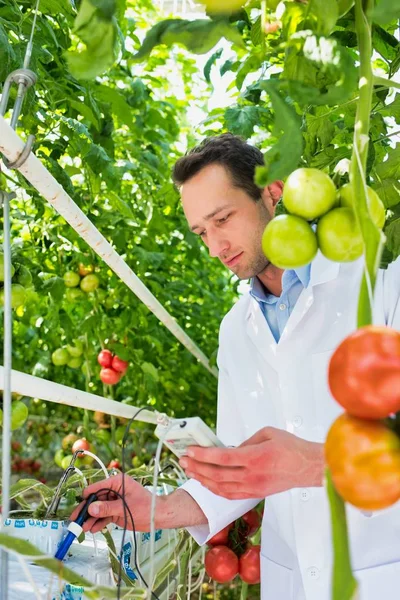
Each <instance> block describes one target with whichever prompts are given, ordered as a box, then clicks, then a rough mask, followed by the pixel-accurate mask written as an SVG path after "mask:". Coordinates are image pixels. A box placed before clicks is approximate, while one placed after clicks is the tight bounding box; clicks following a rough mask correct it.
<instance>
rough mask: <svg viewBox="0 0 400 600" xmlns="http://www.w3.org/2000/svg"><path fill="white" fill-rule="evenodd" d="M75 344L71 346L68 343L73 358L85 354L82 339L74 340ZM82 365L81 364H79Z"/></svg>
mask: <svg viewBox="0 0 400 600" xmlns="http://www.w3.org/2000/svg"><path fill="white" fill-rule="evenodd" d="M74 343H75V346H70V345H69V344H68V346H67V350H68V352H69V354H70V356H72V357H73V358H79V356H82V354H83V344H82V342H81V340H74ZM79 366H80V365H79Z"/></svg>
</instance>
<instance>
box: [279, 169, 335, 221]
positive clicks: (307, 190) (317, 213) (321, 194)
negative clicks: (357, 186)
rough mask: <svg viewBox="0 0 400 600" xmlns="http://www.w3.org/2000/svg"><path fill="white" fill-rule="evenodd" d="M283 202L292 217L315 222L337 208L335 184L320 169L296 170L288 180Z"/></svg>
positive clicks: (284, 189)
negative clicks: (295, 216)
mask: <svg viewBox="0 0 400 600" xmlns="http://www.w3.org/2000/svg"><path fill="white" fill-rule="evenodd" d="M282 200H283V204H284V205H285V207H286V209H287V210H288V211H289V212H290V213H291V214H292V215H297V216H298V217H302V218H303V219H307V220H308V221H313V220H314V219H317V218H318V217H322V215H324V214H325V213H327V212H328V211H329V210H331V208H333V207H334V206H335V204H336V188H335V184H334V183H333V181H332V179H331V178H330V177H329V175H327V174H326V173H324V172H323V171H319V170H318V169H296V171H293V173H291V174H290V175H289V177H288V178H287V180H286V183H285V187H284V188H283V196H282Z"/></svg>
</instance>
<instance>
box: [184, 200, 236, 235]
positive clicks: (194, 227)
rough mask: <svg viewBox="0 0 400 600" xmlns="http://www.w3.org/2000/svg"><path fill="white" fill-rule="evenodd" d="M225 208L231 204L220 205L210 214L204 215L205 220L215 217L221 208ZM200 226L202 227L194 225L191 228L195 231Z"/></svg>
mask: <svg viewBox="0 0 400 600" xmlns="http://www.w3.org/2000/svg"><path fill="white" fill-rule="evenodd" d="M225 208H230V204H224V205H223V206H219V207H218V208H216V209H215V210H213V211H212V212H211V213H210V214H208V215H206V216H205V217H204V220H205V221H209V220H210V219H212V218H213V217H215V215H217V214H218V213H219V212H221V210H225ZM199 227H200V225H193V227H191V228H190V230H191V231H194V230H195V229H199Z"/></svg>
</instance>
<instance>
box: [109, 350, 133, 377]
mask: <svg viewBox="0 0 400 600" xmlns="http://www.w3.org/2000/svg"><path fill="white" fill-rule="evenodd" d="M111 366H112V368H113V369H114V371H118V373H122V374H124V373H126V370H127V368H128V366H129V363H128V361H126V360H122V358H120V357H119V356H116V355H115V356H114V358H113V359H112V365H111Z"/></svg>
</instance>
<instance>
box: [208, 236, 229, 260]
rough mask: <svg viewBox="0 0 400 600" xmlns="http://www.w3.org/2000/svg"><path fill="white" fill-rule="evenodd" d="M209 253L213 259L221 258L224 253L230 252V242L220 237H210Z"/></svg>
mask: <svg viewBox="0 0 400 600" xmlns="http://www.w3.org/2000/svg"><path fill="white" fill-rule="evenodd" d="M207 241H208V244H207V245H208V251H209V253H210V256H211V257H212V258H220V257H221V256H222V255H223V254H224V253H226V252H227V251H229V246H230V244H229V241H228V240H227V239H226V238H225V236H224V237H221V236H219V235H209V236H208V240H207Z"/></svg>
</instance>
